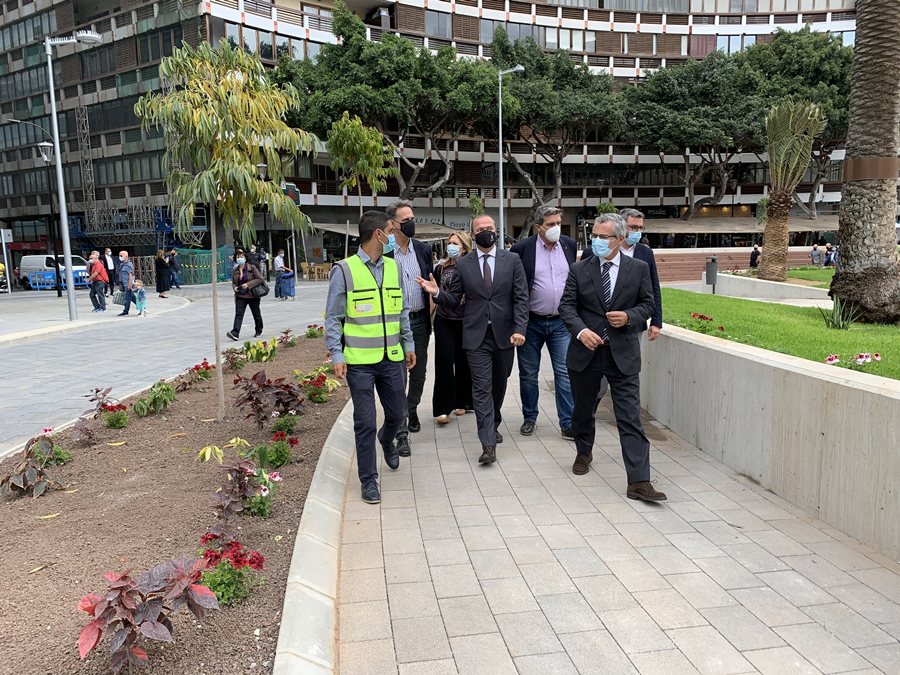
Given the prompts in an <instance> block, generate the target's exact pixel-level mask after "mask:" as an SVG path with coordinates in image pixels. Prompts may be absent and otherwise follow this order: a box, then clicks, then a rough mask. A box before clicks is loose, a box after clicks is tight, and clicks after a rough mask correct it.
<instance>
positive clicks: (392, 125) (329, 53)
mask: <svg viewBox="0 0 900 675" xmlns="http://www.w3.org/2000/svg"><path fill="white" fill-rule="evenodd" d="M333 31H334V34H335V35H336V36H337V37H339V38H340V44H335V45H324V47H323V49H322V53H321V54H320V55H319V57H318V60H317V61H316V62H315V63H313V62H311V61H309V60H306V61H302V62H291V61H289V60H287V59H285V58H283V59H282V60H281V61H280V62H279V64H278V67H277V68H276V69H275V71H274V73H273V75H272V77H273V78H274V80H275V81H276V82H278V83H285V84H287V83H290V84H293V85H295V86H296V88H297V89H298V90H300V91H302V92H303V95H302V96H303V106H302V109H301V110H300V111H298V112H297V113H296V114H295V116H294V117H291V118H290V119H289V121H291V122H292V123H293V124H296V125H298V126H301V127H303V128H305V129H309V130H311V131H314V132H316V133H320V134H324V133H325V131H326V130H327V129H328V128H330V126H331V124H332V123H333V122H334V121H336V120H338V119H340V117H341V115H342V114H343V113H344V111H348V112H349V113H350V114H351V115H356V116H359V118H360V119H361V120H362V122H363V123H364V124H365V125H367V126H371V127H374V128H376V129H378V131H379V132H380V133H381V134H382V136H383V138H384V141H385V143H386V144H387V145H388V146H390V147H393V148H397V150H398V151H397V152H396V153H395V157H396V158H397V159H396V164H397V166H398V167H401V168H402V169H403V170H402V171H401V174H400V175H399V176H398V181H399V182H400V189H401V196H402V197H403V198H405V199H413V198H416V197H423V196H428V195H431V194H432V193H433V192H434V191H435V190H438V189H440V188H441V187H442V186H443V185H444V184H445V183H446V182H447V181H448V180H449V179H450V176H451V172H452V163H451V161H450V160H449V156H448V152H449V149H450V147H451V144H452V142H453V141H454V139H456V138H457V137H458V136H459V135H460V134H461V133H462V132H464V131H465V130H467V129H468V128H469V127H470V126H471V125H472V120H473V119H475V118H478V117H480V116H481V115H484V114H488V113H489V111H490V110H491V108H492V107H493V110H494V111H496V103H495V101H494V99H495V98H496V93H495V92H496V70H495V69H494V67H493V65H492V64H490V63H488V62H484V61H476V60H472V59H458V58H457V57H456V50H454V49H452V48H450V47H442V48H440V49H439V50H438V52H437V54H433V53H432V52H431V51H430V50H428V49H425V48H417V47H416V46H415V45H414V44H413V43H412V41H410V40H408V39H406V38H402V37H399V36H397V35H394V34H391V33H384V34H382V36H381V41H378V42H375V41H369V40H366V33H365V25H364V24H363V22H362V20H361V19H360V18H359V17H357V16H355V15H354V14H353V13H352V12H350V10H349V9H348V8H347V6H346V5H345V4H344V3H343V2H341V1H340V0H338V2H337V3H336V4H335V7H334V21H333ZM410 133H413V134H419V135H421V136H423V137H424V139H425V156H424V158H423V159H421V160H414V159H411V158H410V157H409V156H408V154H405V153H403V152H402V151H400V148H399V146H400V145H401V144H402V143H403V142H404V140H405V139H406V138H407V134H410ZM431 159H436V160H438V161H440V162H442V163H443V171H442V172H440V173H439V175H437V176H436V177H435V178H434V179H432V176H431V175H430V172H429V170H428V168H429V160H431ZM421 183H424V185H422V184H421Z"/></svg>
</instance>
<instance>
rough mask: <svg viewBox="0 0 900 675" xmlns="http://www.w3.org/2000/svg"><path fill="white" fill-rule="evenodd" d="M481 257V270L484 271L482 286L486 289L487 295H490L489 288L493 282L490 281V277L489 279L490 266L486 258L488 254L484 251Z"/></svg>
mask: <svg viewBox="0 0 900 675" xmlns="http://www.w3.org/2000/svg"><path fill="white" fill-rule="evenodd" d="M481 257H482V259H483V260H484V265H483V267H482V271H483V272H484V287H485V288H486V289H487V293H488V295H490V294H491V288H492V287H493V285H494V283H493V281H492V279H491V266H490V264H489V263H488V258H489V257H490V256H488V254H487V253H485V254H484V255H483V256H481Z"/></svg>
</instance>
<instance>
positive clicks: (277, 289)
mask: <svg viewBox="0 0 900 675" xmlns="http://www.w3.org/2000/svg"><path fill="white" fill-rule="evenodd" d="M282 274H284V272H282V271H281V270H275V297H276V298H280V297H281V275H282Z"/></svg>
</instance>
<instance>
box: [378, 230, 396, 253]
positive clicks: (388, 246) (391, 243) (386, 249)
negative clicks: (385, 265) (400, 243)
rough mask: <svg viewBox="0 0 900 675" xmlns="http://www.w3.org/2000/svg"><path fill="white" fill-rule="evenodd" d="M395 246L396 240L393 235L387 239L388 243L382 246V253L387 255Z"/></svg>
mask: <svg viewBox="0 0 900 675" xmlns="http://www.w3.org/2000/svg"><path fill="white" fill-rule="evenodd" d="M396 245H397V238H396V237H395V236H394V235H390V236H389V237H388V243H386V244H382V245H381V246H382V251H383V252H384V253H385V254H387V253H390V252H391V251H393V250H394V247H395V246H396Z"/></svg>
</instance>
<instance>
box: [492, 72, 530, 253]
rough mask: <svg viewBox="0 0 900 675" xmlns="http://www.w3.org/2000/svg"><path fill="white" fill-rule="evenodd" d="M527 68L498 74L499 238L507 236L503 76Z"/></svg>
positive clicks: (501, 242)
mask: <svg viewBox="0 0 900 675" xmlns="http://www.w3.org/2000/svg"><path fill="white" fill-rule="evenodd" d="M524 72H525V66H521V65H519V66H516V67H515V68H510V69H509V70H501V71H500V72H499V73H497V110H498V114H497V122H498V124H497V149H498V150H499V151H500V163H499V166H500V172H499V174H498V176H497V180H498V188H499V192H500V194H499V195H498V196H499V197H500V227H499V228H498V230H499V233H500V234H499V236H501V237H505V236H506V227H505V226H504V224H503V76H504V75H509V74H510V73H524ZM500 246H503V240H501V241H500Z"/></svg>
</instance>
